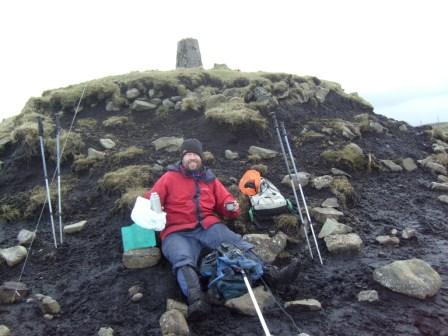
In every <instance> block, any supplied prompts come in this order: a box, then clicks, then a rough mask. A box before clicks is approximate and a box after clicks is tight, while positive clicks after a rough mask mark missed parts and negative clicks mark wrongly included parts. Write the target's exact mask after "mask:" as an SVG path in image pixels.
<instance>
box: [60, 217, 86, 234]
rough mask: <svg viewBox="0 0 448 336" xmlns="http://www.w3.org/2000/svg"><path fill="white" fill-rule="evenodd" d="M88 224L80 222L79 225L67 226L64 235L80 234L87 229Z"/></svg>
mask: <svg viewBox="0 0 448 336" xmlns="http://www.w3.org/2000/svg"><path fill="white" fill-rule="evenodd" d="M86 224H87V221H86V220H83V221H80V222H78V223H74V224H70V225H65V226H64V233H66V234H71V233H76V232H80V231H82V230H84V228H85V227H86Z"/></svg>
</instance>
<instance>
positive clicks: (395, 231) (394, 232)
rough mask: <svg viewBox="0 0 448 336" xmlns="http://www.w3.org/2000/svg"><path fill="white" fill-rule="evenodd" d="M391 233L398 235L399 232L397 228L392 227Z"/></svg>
mask: <svg viewBox="0 0 448 336" xmlns="http://www.w3.org/2000/svg"><path fill="white" fill-rule="evenodd" d="M390 234H391V235H392V236H396V235H397V234H398V230H397V229H392V230H390Z"/></svg>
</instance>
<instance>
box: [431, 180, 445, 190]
mask: <svg viewBox="0 0 448 336" xmlns="http://www.w3.org/2000/svg"><path fill="white" fill-rule="evenodd" d="M431 189H432V190H438V191H448V183H438V182H431Z"/></svg>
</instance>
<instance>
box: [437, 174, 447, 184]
mask: <svg viewBox="0 0 448 336" xmlns="http://www.w3.org/2000/svg"><path fill="white" fill-rule="evenodd" d="M437 180H439V181H440V182H442V183H448V176H444V175H438V176H437Z"/></svg>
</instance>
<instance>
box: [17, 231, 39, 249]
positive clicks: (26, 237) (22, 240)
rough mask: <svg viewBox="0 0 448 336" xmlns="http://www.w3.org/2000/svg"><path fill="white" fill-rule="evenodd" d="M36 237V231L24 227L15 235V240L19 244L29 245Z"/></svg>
mask: <svg viewBox="0 0 448 336" xmlns="http://www.w3.org/2000/svg"><path fill="white" fill-rule="evenodd" d="M35 238H36V232H33V231H28V230H25V229H22V230H20V232H19V234H18V235H17V240H18V241H19V244H20V245H29V244H31V242H32V241H33V240H34V239H35Z"/></svg>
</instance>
